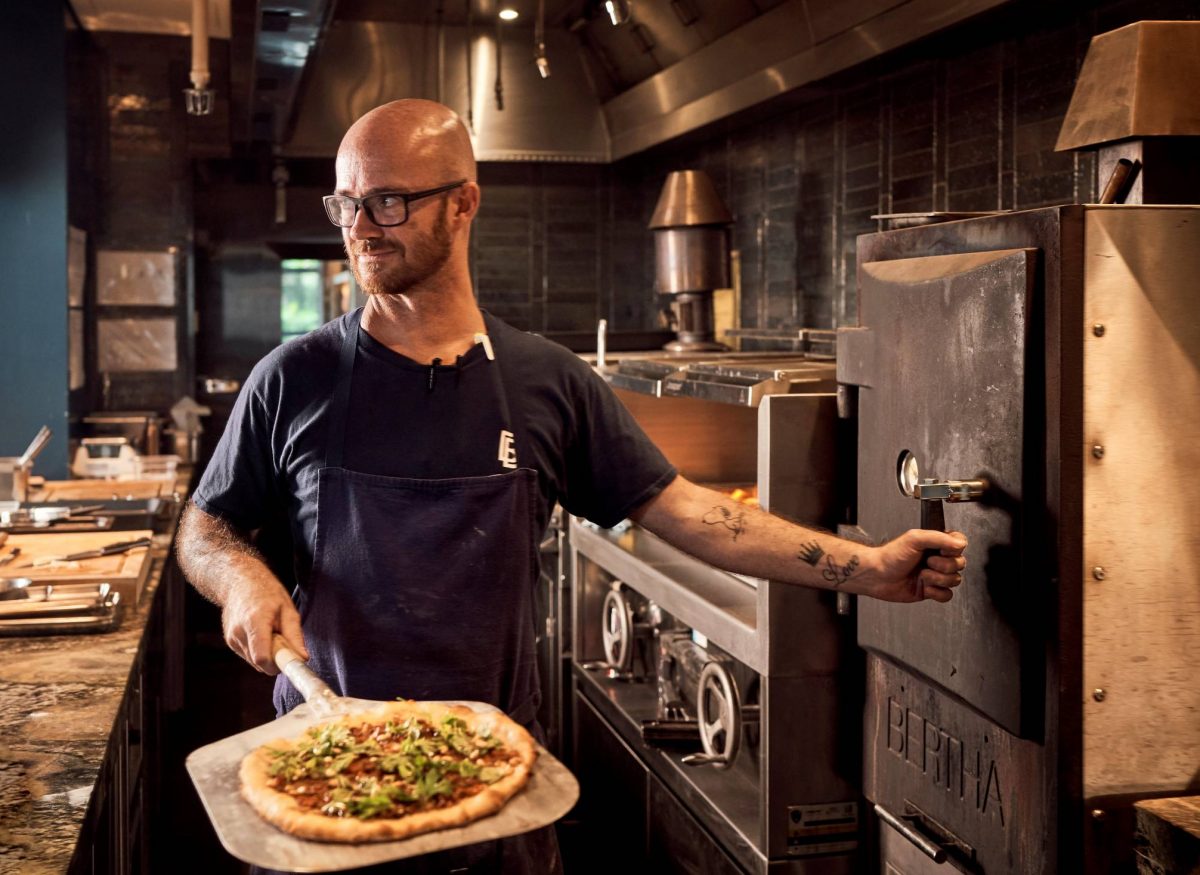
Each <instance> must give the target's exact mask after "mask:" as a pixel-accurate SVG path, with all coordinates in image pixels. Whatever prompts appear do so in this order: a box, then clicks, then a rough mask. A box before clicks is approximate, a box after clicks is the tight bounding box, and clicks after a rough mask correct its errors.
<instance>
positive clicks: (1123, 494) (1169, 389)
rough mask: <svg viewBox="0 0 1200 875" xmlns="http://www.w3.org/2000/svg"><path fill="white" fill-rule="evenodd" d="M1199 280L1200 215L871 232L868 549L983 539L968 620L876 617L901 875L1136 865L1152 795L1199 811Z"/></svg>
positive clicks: (863, 289) (862, 390)
mask: <svg viewBox="0 0 1200 875" xmlns="http://www.w3.org/2000/svg"><path fill="white" fill-rule="evenodd" d="M1197 276H1200V209H1197V208H1195V207H1088V206H1073V207H1060V208H1052V209H1043V210H1034V211H1029V212H1023V213H1013V214H1008V215H1001V216H996V217H989V218H983V219H972V220H968V221H960V222H950V223H946V224H942V225H934V226H929V227H923V228H912V229H906V230H900V231H892V232H888V233H882V234H873V235H866V236H864V237H861V238H859V243H858V285H859V326H858V327H856V328H848V329H843V330H842V331H841V332H840V336H839V343H838V358H837V361H838V379H839V382H840V383H841V384H842V386H843V401H844V404H843V411H844V412H847V413H851V412H856V414H857V424H858V425H857V427H858V436H859V445H858V487H857V491H858V502H857V510H858V518H857V523H858V527H859V530H858V531H859V536H860V537H862V538H864V539H865V540H869V541H875V542H878V541H882V540H884V539H886V538H889V537H893V536H895V535H897V534H899V533H900V532H902V531H903V530H905V529H907V528H910V527H913V526H916V525H918V524H920V523H922V522H923V523H925V524H927V525H928V524H931V521H938V522H940V521H944V523H945V525H946V526H947V527H948V528H950V529H957V530H960V531H963V532H965V533H966V535H967V536H968V538H969V539H970V548H969V557H970V565H969V568H968V571H967V573H966V579H965V582H964V584H963V586H962V587H960V589H959V590H958V591H957V593H956V596H955V598H954V600H953V601H952V602H951V603H950V604H948V605H941V604H935V603H925V604H921V605H888V604H884V603H879V602H872V601H870V600H861V602H860V604H859V612H858V640H859V643H860V644H861V645H862V646H863V647H864V648H866V649H867V651H868V657H867V692H866V711H865V723H864V732H863V735H864V754H863V762H864V775H863V789H864V793H865V795H866V797H867V798H868V800H869V801H870V802H871V803H872V805H873V806H874V810H875V812H876V813H877V814H878V817H879V818H880V826H879V836H880V847H881V853H882V856H883V863H884V868H885V869H886V871H888V872H897V873H917V872H933V871H943V870H942V869H940V868H939V864H940V863H941V861H943V860H945V861H948V862H950V863H952V864H953V865H954V866H955V867H957V868H959V869H963V870H965V871H970V872H985V873H1001V872H1003V873H1053V872H1075V871H1088V872H1109V871H1128V870H1131V869H1132V865H1133V859H1132V857H1133V855H1132V849H1131V842H1130V840H1131V834H1132V825H1133V812H1132V802H1133V801H1134V800H1136V799H1139V798H1145V797H1149V796H1156V795H1176V794H1179V793H1180V792H1184V791H1188V790H1190V791H1191V792H1195V790H1196V788H1197V777H1196V776H1197V774H1198V768H1200V719H1197V715H1198V714H1200V684H1198V683H1197V682H1196V679H1195V672H1194V666H1195V664H1196V654H1197V653H1200V536H1198V535H1197V532H1200V502H1198V501H1197V498H1198V497H1200V496H1198V495H1197V491H1196V489H1195V487H1194V486H1191V485H1190V475H1191V472H1192V471H1194V470H1196V468H1197V466H1198V465H1200V445H1198V444H1197V442H1196V440H1195V438H1194V435H1195V431H1196V428H1197V426H1198V425H1200V320H1198V319H1197V316H1196V313H1197V312H1198V311H1197V303H1198V302H1197V296H1196V291H1195V289H1196V277H1197ZM914 499H926V500H914ZM939 514H940V516H941V519H940V520H939V519H938V516H939ZM1187 666H1191V668H1188V667H1187Z"/></svg>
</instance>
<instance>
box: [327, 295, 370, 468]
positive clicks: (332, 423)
mask: <svg viewBox="0 0 1200 875" xmlns="http://www.w3.org/2000/svg"><path fill="white" fill-rule="evenodd" d="M350 323H351V324H350V325H348V326H346V333H345V335H343V336H342V349H341V352H340V353H339V354H338V375H337V382H336V383H334V388H333V401H332V403H330V405H329V438H328V442H327V443H326V445H325V467H326V468H340V467H342V460H343V458H345V448H346V422H347V421H348V420H349V419H350V385H351V383H352V382H353V377H354V356H355V354H356V353H357V352H358V332H359V331H360V330H361V323H362V311H361V310H355V311H354V315H353V317H352V318H351V320H350Z"/></svg>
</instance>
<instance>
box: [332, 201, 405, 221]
mask: <svg viewBox="0 0 1200 875" xmlns="http://www.w3.org/2000/svg"><path fill="white" fill-rule="evenodd" d="M325 204H326V209H327V211H328V213H329V218H330V219H332V220H333V222H334V224H335V225H340V226H342V227H343V228H349V227H350V226H351V225H353V224H354V214H355V212H356V202H355V200H354V198H351V197H345V196H342V195H333V196H331V197H328V198H326V200H325ZM362 206H363V209H364V210H366V211H367V218H368V219H370V220H371V221H372V222H373V223H374V224H376V225H381V226H382V225H402V224H404V223H405V222H406V221H408V202H407V201H406V199H405V198H403V197H400V196H399V195H393V194H377V195H372V196H371V197H366V198H363V200H362Z"/></svg>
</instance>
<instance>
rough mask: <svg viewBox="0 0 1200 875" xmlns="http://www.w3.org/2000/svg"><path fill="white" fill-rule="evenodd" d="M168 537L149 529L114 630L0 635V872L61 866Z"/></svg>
mask: <svg viewBox="0 0 1200 875" xmlns="http://www.w3.org/2000/svg"><path fill="white" fill-rule="evenodd" d="M172 528H173V523H172ZM171 537H172V536H171V534H165V535H156V536H155V539H154V547H153V548H152V549H151V553H150V556H151V559H152V562H153V564H152V566H151V570H150V575H149V578H148V579H147V581H146V586H145V589H144V590H143V592H142V597H141V601H140V603H139V604H138V605H137V606H136V609H135V608H133V607H132V606H127V607H126V610H125V616H124V619H123V620H122V621H121V625H120V627H119V628H118V629H117V630H116V631H114V632H107V633H100V634H90V635H89V634H80V635H57V636H52V637H27V638H0V873H8V872H20V873H22V875H43V873H62V872H66V871H67V869H68V867H69V865H70V862H71V856H72V854H73V852H74V850H75V845H76V842H77V840H78V838H79V835H80V830H81V828H82V826H83V822H84V815H85V813H86V812H87V806H88V800H89V799H90V798H91V794H92V790H93V788H94V787H95V785H96V782H97V780H98V778H99V776H100V772H101V765H102V763H103V760H104V754H105V750H106V749H107V747H108V743H109V737H110V735H111V734H112V731H113V727H114V725H115V724H116V722H117V717H118V713H119V711H120V708H121V703H122V700H123V698H124V696H125V690H126V686H127V683H128V681H129V676H130V671H131V669H132V668H133V665H134V661H135V660H136V658H137V655H138V650H139V648H140V647H141V646H142V638H143V634H144V632H145V629H146V623H147V620H148V619H149V616H150V611H151V607H152V606H153V605H154V602H155V599H156V597H157V596H158V593H159V584H160V583H161V581H162V576H163V568H164V567H165V564H166V557H167V553H168V551H169V549H170V543H171Z"/></svg>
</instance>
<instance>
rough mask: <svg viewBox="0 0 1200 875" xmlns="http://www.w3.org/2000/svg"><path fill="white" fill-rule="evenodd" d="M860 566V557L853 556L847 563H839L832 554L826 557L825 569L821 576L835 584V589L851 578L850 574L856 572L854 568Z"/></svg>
mask: <svg viewBox="0 0 1200 875" xmlns="http://www.w3.org/2000/svg"><path fill="white" fill-rule="evenodd" d="M856 568H858V557H857V556H851V557H850V561H849V562H847V563H846V564H845V565H838V564H837V563H836V562H834V561H833V557H832V556H826V557H825V570H824V571H822V572H821V576H822V577H824V578H825V579H826V580H828V581H829V582H830V583H832V584H833V586H834V589H837V588H838V587H839V586H841V585H842V584H843V583H845V582H846V581H847V580H849V579H850V575H852V574H853V573H854V569H856Z"/></svg>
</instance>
